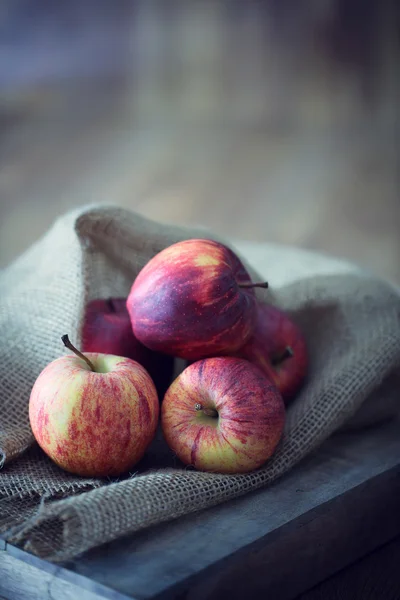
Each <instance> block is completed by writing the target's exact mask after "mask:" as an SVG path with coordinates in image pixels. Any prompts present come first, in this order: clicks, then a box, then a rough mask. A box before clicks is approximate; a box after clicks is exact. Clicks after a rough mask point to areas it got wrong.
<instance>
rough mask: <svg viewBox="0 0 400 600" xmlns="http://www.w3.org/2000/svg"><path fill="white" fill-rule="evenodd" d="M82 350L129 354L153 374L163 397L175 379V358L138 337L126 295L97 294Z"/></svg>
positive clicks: (88, 308) (86, 320) (91, 304)
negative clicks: (156, 349) (149, 346)
mask: <svg viewBox="0 0 400 600" xmlns="http://www.w3.org/2000/svg"><path fill="white" fill-rule="evenodd" d="M82 352H85V353H86V352H96V353H101V354H114V355H115V356H125V357H126V358H131V359H132V360H136V361H137V362H138V363H140V364H141V365H142V366H143V367H144V368H145V369H146V370H147V371H148V372H149V374H150V377H151V378H152V380H153V381H154V384H155V386H156V389H157V392H158V394H159V396H160V398H162V397H163V396H164V394H165V392H166V390H167V388H168V386H169V385H170V383H171V380H172V375H173V368H174V364H173V358H172V357H171V356H166V355H165V354H160V353H158V352H153V351H152V350H149V348H146V346H144V345H143V344H141V343H140V342H139V340H138V339H136V337H135V335H134V333H133V331H132V325H131V320H130V317H129V313H128V310H127V308H126V298H121V297H119V298H108V299H103V298H97V299H95V300H91V301H90V302H89V303H88V304H87V306H86V310H85V317H84V323H83V328H82Z"/></svg>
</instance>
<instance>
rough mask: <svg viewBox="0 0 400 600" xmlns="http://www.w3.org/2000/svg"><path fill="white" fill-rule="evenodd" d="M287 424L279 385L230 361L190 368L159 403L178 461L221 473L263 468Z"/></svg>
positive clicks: (239, 361)
mask: <svg viewBox="0 0 400 600" xmlns="http://www.w3.org/2000/svg"><path fill="white" fill-rule="evenodd" d="M284 420H285V408H284V404H283V400H282V396H281V394H280V393H279V391H278V390H277V388H276V387H275V385H274V384H273V383H272V382H271V381H270V380H269V379H268V378H267V377H266V376H265V375H264V374H263V373H262V371H261V370H260V369H259V368H258V367H256V366H255V365H253V364H251V363H250V362H248V361H247V360H242V359H239V358H232V357H222V356H221V357H217V358H207V359H204V360H201V361H197V362H195V363H193V364H191V365H190V366H189V367H187V368H186V369H185V370H184V371H183V372H182V373H181V374H180V375H179V376H178V377H177V378H176V379H175V381H174V382H173V383H172V385H171V386H170V387H169V389H168V390H167V393H166V394H165V397H164V400H163V402H162V405H161V424H162V429H163V433H164V436H165V439H166V442H167V444H168V445H169V447H170V448H171V449H172V450H173V451H174V452H175V453H176V455H177V456H178V458H179V459H180V460H181V461H182V462H183V463H185V464H186V465H193V466H194V467H195V468H196V469H200V470H203V471H213V472H218V473H245V472H247V471H252V470H254V469H257V468H258V467H260V466H261V465H263V464H264V463H265V461H266V460H268V458H270V456H271V455H272V454H273V452H274V450H275V448H276V445H277V444H278V442H279V440H280V438H281V436H282V432H283V426H284Z"/></svg>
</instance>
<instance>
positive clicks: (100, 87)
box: [0, 0, 400, 281]
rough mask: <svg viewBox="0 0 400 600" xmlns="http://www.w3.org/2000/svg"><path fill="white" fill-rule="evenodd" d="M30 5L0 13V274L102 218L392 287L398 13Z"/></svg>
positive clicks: (341, 6)
mask: <svg viewBox="0 0 400 600" xmlns="http://www.w3.org/2000/svg"><path fill="white" fill-rule="evenodd" d="M28 5H29V6H31V4H29V2H28V0H18V2H17V1H15V0H5V2H4V3H3V5H2V6H4V7H7V6H8V10H7V9H5V10H3V12H2V21H1V23H2V26H3V29H2V30H3V31H4V32H6V35H4V36H3V38H2V40H1V49H2V51H3V56H7V60H6V61H4V62H2V63H1V64H0V131H1V137H0V199H1V200H0V265H2V266H4V265H6V264H7V263H8V262H9V261H10V260H12V259H13V258H14V257H15V256H16V255H17V254H18V253H20V252H21V251H23V250H24V249H25V248H26V247H27V246H28V245H29V244H31V243H32V242H33V241H34V240H36V239H37V238H38V236H40V235H41V234H43V232H44V231H45V230H46V229H47V228H48V227H49V226H50V225H51V223H52V222H53V221H54V219H55V218H56V217H57V216H58V215H59V214H61V213H62V212H64V211H66V210H68V209H69V208H71V207H73V206H76V205H78V204H84V203H92V202H103V203H104V202H105V203H116V204H118V205H121V206H125V207H128V208H131V209H133V210H137V211H138V212H140V213H142V214H144V215H147V216H149V217H151V218H156V219H159V220H161V221H174V222H176V223H181V224H194V223H195V224H202V225H205V226H207V227H212V228H214V229H215V230H216V231H218V232H219V233H222V234H224V235H229V236H232V237H235V238H242V239H248V240H257V241H264V240H268V241H278V242H282V243H288V244H294V245H298V246H301V247H305V248H310V249H316V250H320V251H324V252H328V253H332V254H334V255H338V256H342V257H345V258H349V259H351V260H354V261H357V262H359V263H360V264H361V265H363V266H365V267H366V268H369V269H371V270H372V271H374V272H376V273H378V274H379V275H382V276H386V277H389V278H391V279H394V280H396V281H400V263H399V261H398V256H399V255H400V238H399V236H398V231H399V227H400V202H399V201H398V175H397V173H398V157H399V136H398V130H399V119H397V100H398V90H399V89H400V88H399V85H398V83H399V71H398V69H397V68H396V61H397V59H398V44H397V42H396V37H395V33H394V32H395V26H396V25H395V18H394V17H393V15H394V10H395V9H394V3H393V2H390V1H389V0H385V1H384V2H380V3H379V2H371V1H370V0H369V1H368V2H363V3H360V2H358V1H357V2H352V3H350V4H349V3H346V2H343V0H335V1H329V2H321V3H315V2H311V1H310V0H308V1H306V0H299V2H296V3H292V2H290V1H289V0H286V1H285V2H277V1H276V0H266V1H265V2H264V3H263V2H261V3H259V2H255V3H252V2H249V3H243V2H237V1H236V0H232V1H230V2H228V3H225V2H213V1H209V0H207V1H203V2H198V1H195V2H190V3H187V2H183V1H179V0H171V2H169V3H168V5H167V4H165V3H163V2H159V1H157V0H155V1H154V0H151V1H144V0H137V1H136V2H128V1H126V0H124V1H122V2H119V3H117V4H112V3H111V4H110V3H107V2H104V1H99V2H97V3H94V2H93V1H92V0H90V1H88V2H85V3H83V4H82V3H79V2H77V1H76V0H74V1H72V2H69V3H68V4H67V5H65V6H64V5H63V6H61V5H60V4H57V5H54V6H53V7H52V9H51V10H50V8H49V5H48V3H47V2H45V1H44V0H37V2H35V8H30V7H29V6H28ZM57 7H58V8H57ZM72 40H73V42H72Z"/></svg>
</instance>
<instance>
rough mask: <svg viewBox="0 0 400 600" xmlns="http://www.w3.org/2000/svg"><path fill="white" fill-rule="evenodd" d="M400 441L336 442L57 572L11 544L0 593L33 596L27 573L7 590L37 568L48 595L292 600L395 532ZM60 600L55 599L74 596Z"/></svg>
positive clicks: (354, 438) (393, 431) (386, 433)
mask: <svg viewBox="0 0 400 600" xmlns="http://www.w3.org/2000/svg"><path fill="white" fill-rule="evenodd" d="M399 434H400V422H398V421H394V422H391V423H387V424H385V425H382V426H380V427H377V428H373V429H372V428H371V429H369V430H367V431H363V432H359V433H340V434H337V435H335V436H333V437H332V438H331V439H330V440H328V441H327V442H326V443H325V444H324V445H323V446H321V448H320V449H319V450H318V451H317V452H315V453H314V454H313V455H312V456H310V457H308V458H307V459H306V460H304V461H303V462H302V463H301V464H299V465H298V466H297V467H296V468H295V469H293V470H292V471H291V472H290V473H288V474H287V475H286V476H285V477H283V478H282V479H280V480H279V481H277V482H276V483H275V484H274V485H273V486H271V487H269V488H267V489H263V490H259V491H257V492H254V493H252V494H250V495H247V496H245V497H243V498H239V499H237V500H235V501H232V502H229V503H226V504H223V505H221V506H217V507H214V508H212V509H209V510H207V511H202V512H199V513H197V514H194V515H190V516H187V517H185V518H182V519H179V520H177V521H175V522H171V523H166V524H163V525H161V526H157V527H153V528H151V529H147V530H144V531H143V532H141V533H140V534H137V535H135V536H128V537H126V538H125V539H121V540H117V541H115V542H113V543H110V544H107V545H105V546H103V547H101V548H98V549H95V550H93V551H91V552H88V553H86V555H84V556H81V557H79V558H77V559H75V560H73V561H71V562H69V563H68V564H65V565H62V566H56V565H51V564H50V563H47V562H46V561H41V560H39V559H37V558H36V557H34V556H31V555H29V554H27V553H25V552H23V551H21V550H19V549H18V548H14V547H12V546H10V545H7V546H6V548H5V549H4V550H0V552H1V554H0V557H6V556H7V558H8V557H11V558H12V560H11V562H10V560H8V562H7V561H5V560H4V558H3V560H0V595H3V596H5V597H6V598H7V597H15V595H16V592H17V590H18V597H20V598H36V597H39V596H35V595H32V594H31V595H29V593H28V591H27V590H28V589H30V588H29V586H30V585H32V586H35V585H36V584H35V583H34V582H35V577H34V576H32V575H29V577H28V575H26V576H25V575H23V576H20V578H19V579H18V578H17V580H16V579H15V577H14V580H13V581H12V586H13V587H10V586H11V583H10V581H11V579H12V578H11V579H10V569H14V570H15V568H16V566H15V565H16V564H17V566H18V569H19V571H18V572H19V573H21V574H22V573H25V569H28V566H29V569H32V568H33V569H37V570H42V571H43V578H44V580H46V581H48V582H49V583H48V587H47V588H46V590H47V589H50V588H52V586H56V585H58V583H57V584H56V581H58V580H62V581H63V582H64V583H63V586H64V587H63V590H64V591H65V589H67V588H68V586H70V587H71V586H72V589H74V590H75V591H76V589H77V587H80V588H82V590H86V592H87V593H89V592H90V593H91V594H97V595H98V597H104V598H116V599H117V598H118V599H120V598H174V597H179V598H186V599H191V600H195V599H197V598H206V597H207V598H219V597H221V595H222V593H223V592H225V591H226V592H228V593H229V595H230V597H231V598H241V597H243V596H244V595H247V596H249V595H251V594H253V595H259V594H264V595H265V594H269V595H270V596H269V597H272V598H274V599H277V600H279V599H282V600H284V599H292V598H295V597H296V596H297V595H298V594H300V593H302V592H304V591H305V590H308V589H309V588H311V587H312V586H314V585H315V584H317V583H319V582H320V581H322V580H324V579H325V578H326V577H328V576H330V575H332V574H333V573H335V572H337V571H338V570H339V569H341V568H343V567H345V566H347V565H349V564H351V563H352V562H354V561H355V560H357V559H358V558H360V557H361V556H364V555H365V554H366V553H368V552H371V551H372V550H374V549H375V548H377V547H379V546H381V545H383V544H385V543H386V542H388V541H389V540H391V539H393V538H394V537H395V536H396V535H399V534H400V511H399V510H398V498H399V496H400V435H399ZM25 565H26V566H25ZM30 573H32V572H31V571H30ZM28 581H30V582H31V583H29V584H28ZM67 584H68V585H67ZM16 585H18V586H20V588H17V587H15V586H16ZM60 585H61V584H60ZM7 586H8V587H7ZM35 589H36V588H35ZM37 589H39V588H37ZM11 591H13V592H14V596H12V595H10V594H11ZM42 591H43V590H41V592H42ZM68 593H69V592H68ZM65 594H66V592H65V593H64V596H62V595H59V596H54V594H53V597H61V598H64V597H65V598H69V597H71V596H68V595H65ZM82 594H83V592H82ZM40 597H42V598H43V597H44V598H46V597H51V596H45V595H44V596H43V594H42V595H40ZM82 597H84V596H83V595H82ZM87 597H88V598H91V597H93V596H89V595H88V596H87Z"/></svg>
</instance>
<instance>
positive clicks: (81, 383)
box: [29, 353, 160, 477]
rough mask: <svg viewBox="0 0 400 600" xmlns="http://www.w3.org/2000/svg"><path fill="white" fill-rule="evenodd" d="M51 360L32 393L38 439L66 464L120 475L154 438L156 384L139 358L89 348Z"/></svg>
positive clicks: (92, 473)
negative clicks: (102, 352) (90, 365)
mask: <svg viewBox="0 0 400 600" xmlns="http://www.w3.org/2000/svg"><path fill="white" fill-rule="evenodd" d="M86 356H87V358H89V360H91V361H92V363H93V364H94V366H95V368H96V371H97V372H93V371H91V370H90V368H89V367H88V365H87V364H86V363H85V361H83V360H82V359H81V358H79V357H77V356H75V355H74V354H72V355H66V356H62V357H60V358H58V359H56V360H54V361H53V362H51V363H50V364H48V365H47V366H46V367H45V368H44V369H43V371H42V372H41V373H40V375H39V377H38V378H37V380H36V382H35V384H34V386H33V388H32V391H31V395H30V401H29V419H30V424H31V428H32V431H33V434H34V436H35V438H36V441H37V442H38V444H39V445H40V446H41V448H42V449H43V450H44V452H45V453H46V454H47V455H48V456H49V457H50V458H51V459H52V460H53V461H54V462H55V463H56V464H57V465H58V466H60V467H61V468H62V469H64V470H66V471H69V472H71V473H75V474H77V475H84V476H87V477H106V476H113V475H119V474H121V473H124V472H126V471H128V470H129V469H130V468H132V467H133V466H134V465H135V464H136V463H137V462H138V461H139V460H140V459H141V458H142V456H143V455H144V453H145V451H146V448H147V447H148V445H149V444H150V442H151V441H152V439H153V437H154V435H155V432H156V428H157V423H158V418H159V410H160V408H159V402H158V397H157V392H156V389H155V386H154V384H153V382H152V380H151V378H150V376H149V374H148V373H147V371H146V370H145V369H144V367H142V366H141V365H140V364H139V363H137V362H135V361H133V360H131V359H129V358H124V357H120V356H113V355H106V354H96V353H87V354H86Z"/></svg>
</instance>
